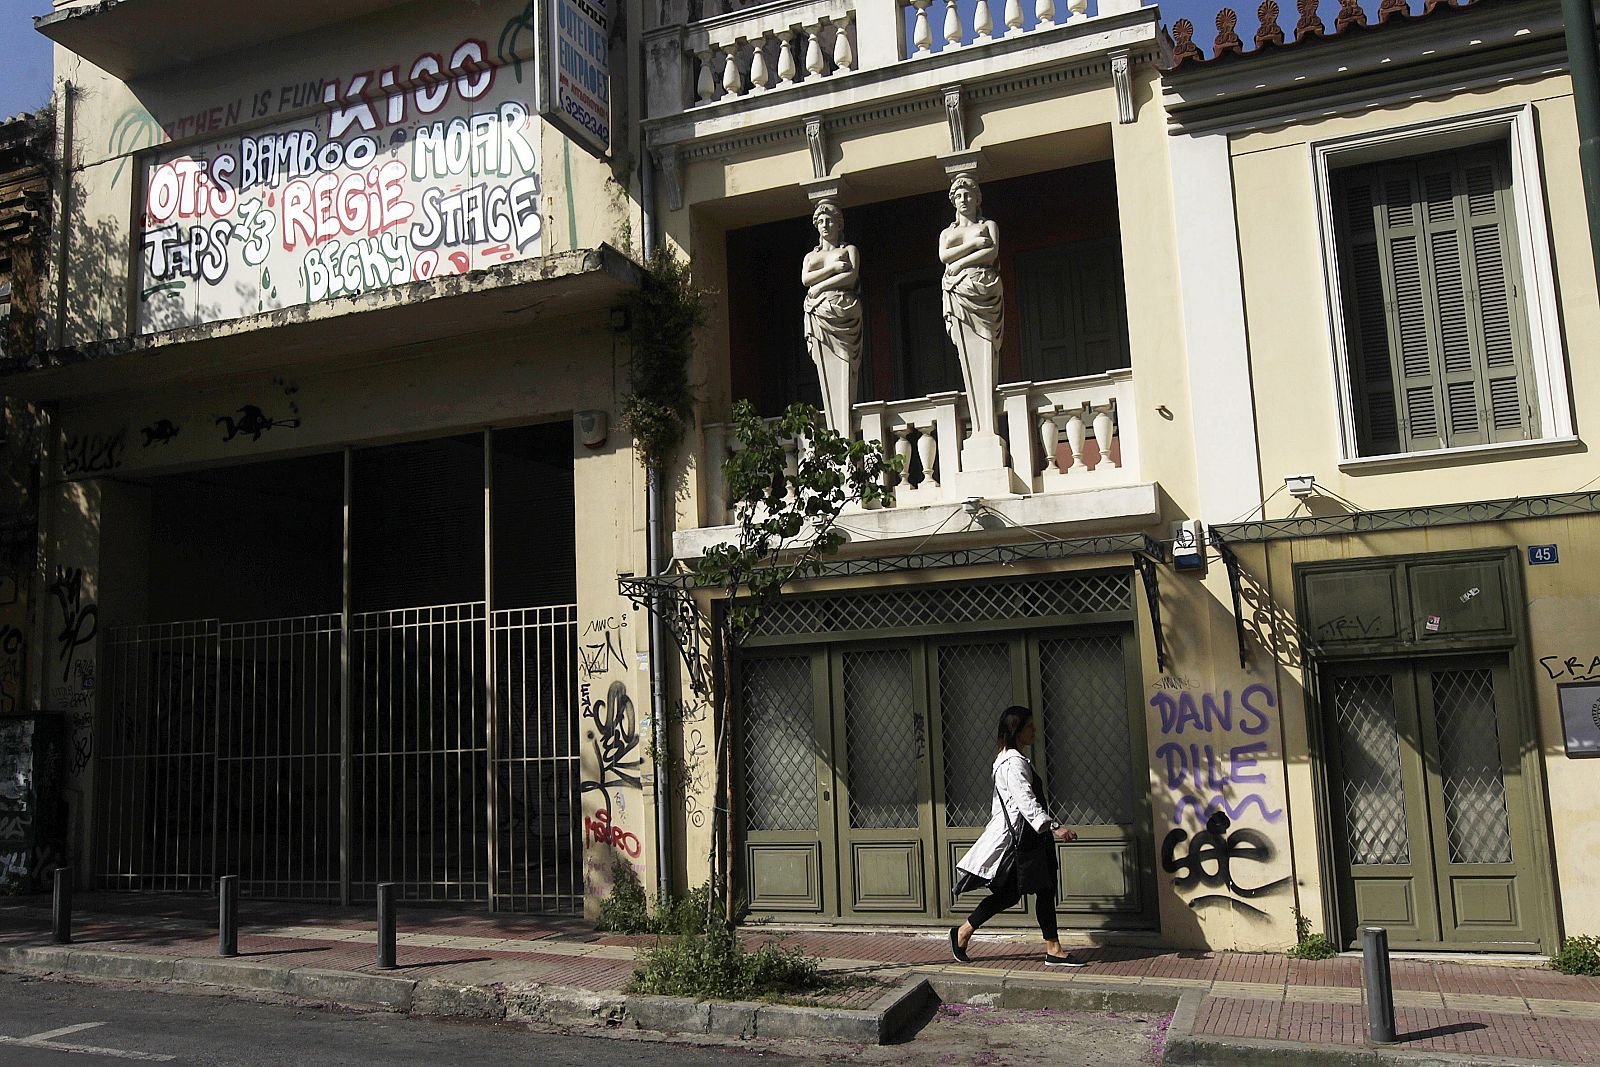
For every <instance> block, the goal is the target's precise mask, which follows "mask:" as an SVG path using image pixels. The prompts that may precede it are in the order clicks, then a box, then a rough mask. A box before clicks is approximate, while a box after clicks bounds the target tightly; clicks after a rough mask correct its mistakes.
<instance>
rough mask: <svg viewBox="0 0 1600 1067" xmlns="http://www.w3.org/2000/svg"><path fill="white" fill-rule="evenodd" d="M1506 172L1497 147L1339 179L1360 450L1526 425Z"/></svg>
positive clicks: (1494, 435)
mask: <svg viewBox="0 0 1600 1067" xmlns="http://www.w3.org/2000/svg"><path fill="white" fill-rule="evenodd" d="M1508 177H1509V168H1508V167H1507V165H1506V162H1505V156H1504V151H1503V150H1498V149H1476V150H1471V151H1467V152H1452V153H1444V154H1440V155H1434V156H1428V157H1424V158H1422V159H1418V160H1410V161H1404V162H1398V163H1388V164H1383V165H1379V166H1374V167H1365V168H1359V169H1356V170H1352V171H1350V172H1347V173H1346V174H1345V175H1343V176H1342V177H1341V181H1340V183H1339V186H1338V196H1339V203H1338V205H1337V208H1338V211H1339V213H1340V216H1341V217H1340V220H1339V222H1340V226H1339V240H1340V242H1341V252H1342V260H1343V264H1344V270H1345V308H1346V323H1347V331H1346V333H1347V336H1348V338H1349V343H1350V354H1351V361H1350V362H1351V368H1352V376H1353V378H1354V380H1355V386H1356V396H1357V399H1358V404H1357V407H1358V422H1359V429H1360V437H1361V443H1362V452H1363V453H1365V454H1368V455H1372V454H1383V453H1386V452H1395V451H1406V452H1416V451H1425V450H1428V449H1436V448H1446V447H1451V448H1455V447H1462V446H1466V445H1476V444H1489V443H1496V442H1503V441H1516V440H1523V439H1526V438H1527V437H1530V436H1532V435H1533V433H1534V432H1535V420H1534V419H1533V417H1532V412H1531V410H1530V404H1529V403H1528V382H1529V380H1530V372H1529V369H1528V359H1527V344H1526V342H1525V340H1524V338H1525V331H1524V329H1523V315H1522V308H1521V306H1520V303H1519V296H1518V292H1517V286H1516V281H1515V277H1516V275H1515V266H1516V256H1515V237H1514V232H1513V230H1512V228H1511V212H1510V210H1509V204H1508V203H1507V190H1508V180H1507V179H1508ZM1386 377H1387V381H1385V378H1386Z"/></svg>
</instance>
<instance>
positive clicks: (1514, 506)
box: [1211, 490, 1600, 546]
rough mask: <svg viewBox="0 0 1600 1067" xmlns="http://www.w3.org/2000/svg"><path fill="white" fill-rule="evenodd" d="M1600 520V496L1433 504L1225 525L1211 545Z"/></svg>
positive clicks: (1215, 530) (1563, 495)
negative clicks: (1579, 518) (1572, 517)
mask: <svg viewBox="0 0 1600 1067" xmlns="http://www.w3.org/2000/svg"><path fill="white" fill-rule="evenodd" d="M1594 514H1600V490H1595V491H1593V492H1587V493H1560V494H1556V495H1553V496H1519V497H1509V498H1507V499H1504V500H1478V501H1473V502H1470V503H1465V504H1428V505H1424V506H1423V507H1417V508H1390V509H1388V510H1385V511H1355V512H1351V513H1349V514H1346V515H1326V516H1320V517H1314V516H1309V515H1308V516H1305V517H1303V518H1297V519H1258V520H1256V521H1255V522H1229V523H1220V524H1218V525H1216V526H1213V527H1211V543H1212V544H1214V545H1218V546H1220V545H1221V544H1222V543H1223V542H1225V541H1226V542H1229V543H1231V544H1245V543H1250V542H1261V541H1282V540H1290V539H1296V538H1305V537H1333V536H1337V535H1339V534H1356V533H1381V532H1383V531H1385V530H1420V529H1425V528H1427V527H1432V526H1470V525H1472V524H1474V523H1480V522H1507V521H1511V520H1515V519H1549V518H1559V517H1560V516H1563V515H1594Z"/></svg>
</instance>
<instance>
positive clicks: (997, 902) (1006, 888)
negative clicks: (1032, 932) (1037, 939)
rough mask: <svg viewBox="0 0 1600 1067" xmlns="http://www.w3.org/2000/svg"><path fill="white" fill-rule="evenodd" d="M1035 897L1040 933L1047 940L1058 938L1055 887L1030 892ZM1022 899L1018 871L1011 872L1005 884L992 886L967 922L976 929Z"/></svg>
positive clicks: (1034, 904)
mask: <svg viewBox="0 0 1600 1067" xmlns="http://www.w3.org/2000/svg"><path fill="white" fill-rule="evenodd" d="M1030 895H1031V896H1032V897H1033V911H1034V914H1035V915H1037V916H1038V917H1039V933H1040V934H1042V935H1044V939H1045V940H1046V941H1054V940H1056V893H1055V889H1054V888H1053V887H1052V888H1051V889H1049V890H1047V891H1043V892H1038V893H1032V894H1030ZM1021 899H1022V890H1021V889H1020V888H1019V887H1018V884H1017V872H1016V870H1015V869H1013V870H1012V872H1011V877H1010V878H1008V879H1006V881H1005V884H1004V885H997V886H994V887H993V888H992V890H991V891H990V893H989V895H988V896H987V897H985V898H984V899H983V900H981V901H979V902H978V906H977V907H976V908H973V909H972V914H971V915H969V916H967V922H969V923H971V924H972V928H973V929H974V930H976V929H977V928H978V927H980V926H982V925H983V924H984V923H986V922H988V921H989V920H990V919H992V918H994V917H995V916H996V915H998V914H1000V913H1001V912H1002V911H1005V910H1006V909H1007V908H1013V907H1016V905H1017V902H1018V901H1019V900H1021Z"/></svg>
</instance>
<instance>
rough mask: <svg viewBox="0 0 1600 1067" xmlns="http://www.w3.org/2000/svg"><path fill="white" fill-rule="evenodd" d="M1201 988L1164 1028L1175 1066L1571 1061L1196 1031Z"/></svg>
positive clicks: (1185, 996)
mask: <svg viewBox="0 0 1600 1067" xmlns="http://www.w3.org/2000/svg"><path fill="white" fill-rule="evenodd" d="M1205 995H1206V994H1205V991H1204V990H1201V989H1186V990H1184V991H1183V993H1182V995H1181V996H1180V997H1179V1000H1178V1007H1177V1009H1176V1010H1175V1011H1174V1012H1173V1013H1172V1025H1171V1026H1169V1027H1168V1028H1167V1043H1166V1049H1165V1052H1164V1054H1163V1056H1162V1061H1161V1062H1162V1063H1165V1064H1171V1065H1173V1067H1257V1065H1260V1067H1273V1065H1277V1064H1282V1065H1283V1067H1379V1065H1386V1067H1571V1064H1570V1062H1569V1061H1566V1060H1549V1059H1512V1058H1509V1057H1506V1056H1472V1055H1467V1054H1464V1053H1454V1052H1410V1051H1407V1050H1404V1049H1394V1048H1382V1047H1377V1046H1371V1045H1310V1044H1301V1043H1298V1042H1286V1041H1264V1040H1260V1039H1256V1038H1247V1037H1208V1036H1201V1035H1196V1034H1195V1033H1194V1025H1195V1022H1196V1020H1197V1019H1198V1018H1199V1015H1200V1002H1201V1001H1203V1000H1204V999H1205Z"/></svg>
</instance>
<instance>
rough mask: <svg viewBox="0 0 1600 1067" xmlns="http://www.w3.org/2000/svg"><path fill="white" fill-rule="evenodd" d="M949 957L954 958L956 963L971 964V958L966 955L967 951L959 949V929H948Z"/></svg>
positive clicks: (954, 927) (955, 927) (953, 927)
mask: <svg viewBox="0 0 1600 1067" xmlns="http://www.w3.org/2000/svg"><path fill="white" fill-rule="evenodd" d="M950 955H952V956H954V957H955V958H956V962H957V963H971V962H972V957H971V956H968V955H967V950H966V949H964V948H962V947H961V927H959V926H952V927H951V928H950Z"/></svg>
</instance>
